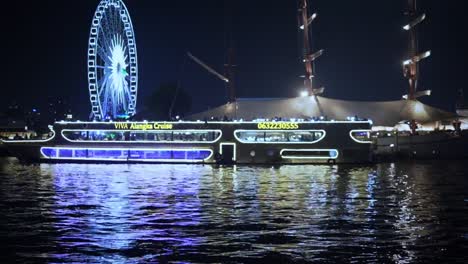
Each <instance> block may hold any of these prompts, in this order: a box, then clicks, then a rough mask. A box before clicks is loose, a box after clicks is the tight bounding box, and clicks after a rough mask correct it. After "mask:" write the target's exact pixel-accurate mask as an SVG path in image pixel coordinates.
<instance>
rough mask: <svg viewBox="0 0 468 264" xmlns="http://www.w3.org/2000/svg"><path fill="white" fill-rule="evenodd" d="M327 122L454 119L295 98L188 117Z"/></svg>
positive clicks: (396, 105)
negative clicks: (354, 119)
mask: <svg viewBox="0 0 468 264" xmlns="http://www.w3.org/2000/svg"><path fill="white" fill-rule="evenodd" d="M320 116H324V117H326V118H327V119H329V120H331V119H333V120H346V119H347V118H348V117H355V116H357V117H359V118H363V119H370V120H372V121H373V123H374V125H376V126H394V125H396V124H397V123H399V122H401V121H408V120H415V121H417V122H418V123H421V124H427V123H432V122H436V121H448V120H451V119H454V118H457V117H458V116H457V114H455V113H450V112H447V111H444V110H441V109H438V108H435V107H432V106H429V105H426V104H423V103H421V102H419V101H417V100H398V101H382V102H376V101H345V100H338V99H331V98H327V97H321V96H316V97H314V96H311V97H296V98H276V99H275V98H269V99H255V98H254V99H248V100H246V99H242V100H238V101H237V102H236V103H230V104H229V103H228V104H225V105H221V106H219V107H216V108H213V109H210V110H208V111H204V112H201V113H197V114H194V115H191V116H189V119H191V120H197V119H199V120H203V119H209V118H211V117H217V118H224V117H227V118H229V119H241V118H242V119H244V120H253V119H258V118H270V119H271V118H275V117H281V118H304V119H305V118H307V119H309V118H313V117H320Z"/></svg>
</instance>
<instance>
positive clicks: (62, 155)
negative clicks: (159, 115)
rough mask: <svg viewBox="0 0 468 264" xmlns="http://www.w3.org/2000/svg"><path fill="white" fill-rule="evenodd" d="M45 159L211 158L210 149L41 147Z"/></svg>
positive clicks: (156, 159)
mask: <svg viewBox="0 0 468 264" xmlns="http://www.w3.org/2000/svg"><path fill="white" fill-rule="evenodd" d="M41 153H42V155H43V157H44V158H46V159H58V160H99V161H106V160H109V161H112V160H115V161H127V160H128V161H148V162H150V161H161V162H166V161H167V162H171V161H173V162H177V161H181V162H202V161H206V160H208V159H210V158H211V157H212V156H213V151H212V150H210V149H118V148H109V149H107V148H66V147H63V148H57V147H43V148H41Z"/></svg>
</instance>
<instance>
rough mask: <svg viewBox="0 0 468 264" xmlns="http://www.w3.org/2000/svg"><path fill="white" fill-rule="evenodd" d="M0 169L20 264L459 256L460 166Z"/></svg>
mask: <svg viewBox="0 0 468 264" xmlns="http://www.w3.org/2000/svg"><path fill="white" fill-rule="evenodd" d="M0 166H1V170H0V176H1V177H2V185H1V187H0V199H1V200H0V210H1V211H0V213H2V214H3V215H4V217H3V219H2V220H0V221H1V222H0V223H1V224H0V227H1V229H0V234H1V235H2V237H6V236H8V237H10V238H14V239H13V241H15V242H12V243H10V244H9V245H7V246H6V248H5V249H7V250H9V252H11V254H12V256H14V257H16V258H17V259H21V260H26V261H28V260H29V261H31V260H32V261H38V260H44V261H52V262H54V261H61V260H63V259H67V260H70V261H76V262H82V261H90V262H106V261H107V262H113V263H119V262H122V263H123V262H155V261H157V262H165V261H180V262H197V263H200V262H202V263H209V262H232V263H245V262H273V261H274V262H278V261H283V262H303V261H312V262H321V261H324V260H327V261H330V262H334V261H335V262H336V261H346V262H353V261H354V262H397V263H413V262H424V261H428V260H434V259H436V260H437V259H438V260H443V261H444V262H445V261H448V260H450V261H451V262H454V261H460V260H463V258H464V250H466V249H467V248H468V246H467V237H468V236H467V233H468V232H467V227H466V224H465V223H466V222H467V220H468V212H467V207H466V199H467V198H468V195H467V191H466V190H467V188H466V187H467V178H466V175H467V172H468V169H467V168H465V166H464V164H463V162H448V163H447V162H445V163H444V162H439V163H417V164H409V163H395V164H380V165H375V166H350V165H346V166H345V165H333V166H325V165H324V166H282V167H278V168H271V167H232V168H222V167H221V168H218V167H212V166H196V165H157V166H155V165H71V164H58V165H39V166H23V165H20V164H18V163H17V162H16V161H14V160H0ZM13 254H14V255H13Z"/></svg>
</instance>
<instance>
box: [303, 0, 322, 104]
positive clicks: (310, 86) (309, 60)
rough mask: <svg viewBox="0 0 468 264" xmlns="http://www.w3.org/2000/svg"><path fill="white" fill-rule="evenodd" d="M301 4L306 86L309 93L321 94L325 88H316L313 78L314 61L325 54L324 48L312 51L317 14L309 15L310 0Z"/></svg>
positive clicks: (304, 0) (305, 0)
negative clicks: (313, 25)
mask: <svg viewBox="0 0 468 264" xmlns="http://www.w3.org/2000/svg"><path fill="white" fill-rule="evenodd" d="M300 3H301V6H300V8H299V22H300V27H299V28H300V29H301V30H302V31H303V35H304V50H303V62H304V66H305V76H304V86H305V89H306V91H307V95H314V96H315V95H319V94H321V93H323V91H324V88H323V87H322V88H319V89H315V88H314V83H313V78H314V64H313V62H314V61H315V60H316V59H317V58H318V57H320V56H321V55H322V54H323V50H319V51H317V52H315V53H312V48H311V45H310V37H311V36H310V26H311V24H312V22H313V21H314V19H315V18H316V17H317V14H316V13H314V14H312V15H311V16H310V17H309V11H308V1H307V0H300Z"/></svg>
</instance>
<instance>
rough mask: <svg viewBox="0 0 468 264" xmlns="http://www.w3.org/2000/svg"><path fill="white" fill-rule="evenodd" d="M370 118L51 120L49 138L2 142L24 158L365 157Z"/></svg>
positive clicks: (304, 160)
mask: <svg viewBox="0 0 468 264" xmlns="http://www.w3.org/2000/svg"><path fill="white" fill-rule="evenodd" d="M371 127H372V122H371V121H303V120H297V121H296V120H294V121H288V122H284V121H277V122H276V121H249V122H247V121H228V122H217V121H216V122H214V121H213V122H208V121H195V122H189V121H180V122H57V123H55V124H54V125H53V126H51V127H50V129H51V133H50V138H47V139H43V140H3V143H4V144H5V145H6V146H7V148H8V150H9V151H10V153H12V154H13V155H14V156H16V157H17V158H18V159H20V160H22V161H26V162H102V163H212V164H215V163H221V164H294V163H300V164H308V163H332V164H334V163H365V162H370V161H371V158H372V153H371V151H372V150H371V140H370V132H371Z"/></svg>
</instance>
